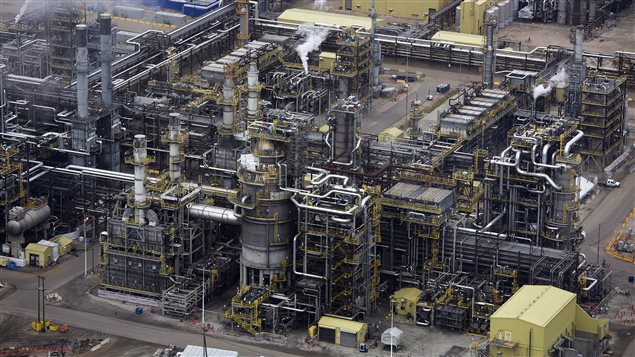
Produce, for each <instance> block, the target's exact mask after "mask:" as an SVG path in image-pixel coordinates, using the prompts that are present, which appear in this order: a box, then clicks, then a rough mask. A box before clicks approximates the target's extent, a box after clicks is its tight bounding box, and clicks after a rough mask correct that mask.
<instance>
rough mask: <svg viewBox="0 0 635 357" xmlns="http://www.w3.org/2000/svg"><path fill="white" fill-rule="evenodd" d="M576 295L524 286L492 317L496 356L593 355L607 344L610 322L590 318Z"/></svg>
mask: <svg viewBox="0 0 635 357" xmlns="http://www.w3.org/2000/svg"><path fill="white" fill-rule="evenodd" d="M575 301H576V297H575V294H573V293H570V292H568V291H564V290H561V289H558V288H554V287H551V286H541V285H525V286H523V287H522V288H520V290H518V292H516V294H514V296H512V297H511V298H510V299H509V300H508V301H507V302H506V303H505V304H503V306H501V307H500V309H498V310H496V312H495V313H494V314H493V315H492V317H491V320H492V326H491V339H492V341H493V342H492V349H491V350H490V351H491V353H492V354H493V355H497V356H517V355H523V356H551V355H553V354H554V353H559V354H562V355H567V354H571V353H575V354H576V355H577V354H582V355H583V356H592V355H594V351H598V350H604V348H605V346H599V345H603V344H604V345H606V344H607V343H608V336H607V331H608V320H605V319H600V320H597V319H593V318H590V317H589V315H587V313H586V312H585V311H584V310H583V309H582V308H581V307H580V306H578V305H577V304H576V302H575Z"/></svg>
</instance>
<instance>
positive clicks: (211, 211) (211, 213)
mask: <svg viewBox="0 0 635 357" xmlns="http://www.w3.org/2000/svg"><path fill="white" fill-rule="evenodd" d="M187 209H188V212H189V214H190V218H197V219H205V220H209V221H214V222H216V223H223V224H231V225H239V224H240V218H239V217H238V216H236V215H235V214H234V210H232V209H230V208H224V207H217V206H209V205H205V204H202V203H190V204H189V205H188V206H187Z"/></svg>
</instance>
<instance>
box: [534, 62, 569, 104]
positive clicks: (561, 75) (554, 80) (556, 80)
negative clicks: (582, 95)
mask: <svg viewBox="0 0 635 357" xmlns="http://www.w3.org/2000/svg"><path fill="white" fill-rule="evenodd" d="M568 80H569V76H568V75H567V70H566V68H565V67H564V66H563V67H560V68H559V69H558V73H556V74H554V75H553V76H552V77H551V78H549V84H548V85H547V86H546V87H545V86H544V85H543V84H539V85H537V86H536V87H534V100H536V99H538V98H540V97H542V96H543V95H547V94H549V93H550V92H551V90H552V89H553V86H554V85H555V86H566V85H567V82H568Z"/></svg>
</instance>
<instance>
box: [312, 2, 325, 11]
mask: <svg viewBox="0 0 635 357" xmlns="http://www.w3.org/2000/svg"><path fill="white" fill-rule="evenodd" d="M313 9H315V10H328V6H326V0H315V1H313Z"/></svg>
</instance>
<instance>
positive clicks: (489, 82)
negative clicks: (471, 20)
mask: <svg viewBox="0 0 635 357" xmlns="http://www.w3.org/2000/svg"><path fill="white" fill-rule="evenodd" d="M485 26H487V27H486V29H485V54H484V56H483V86H484V87H485V88H486V89H492V87H493V86H494V71H495V69H496V62H495V61H496V57H495V55H496V52H495V49H494V27H496V18H494V17H490V18H488V19H487V22H486V23H485Z"/></svg>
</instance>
